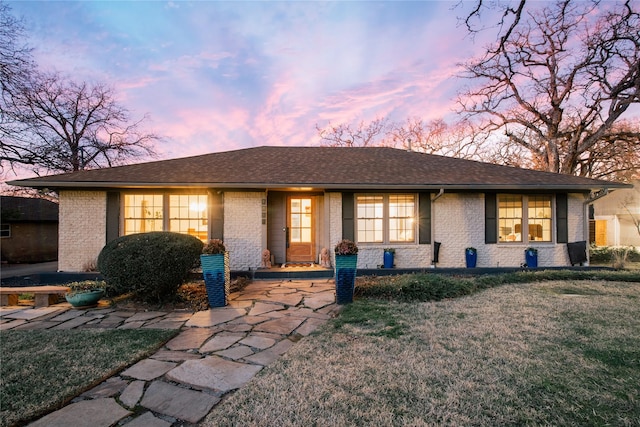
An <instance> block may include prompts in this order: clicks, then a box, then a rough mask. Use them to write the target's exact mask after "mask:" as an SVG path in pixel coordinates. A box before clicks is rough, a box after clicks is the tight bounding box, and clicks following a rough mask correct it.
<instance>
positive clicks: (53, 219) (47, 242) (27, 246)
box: [0, 196, 58, 263]
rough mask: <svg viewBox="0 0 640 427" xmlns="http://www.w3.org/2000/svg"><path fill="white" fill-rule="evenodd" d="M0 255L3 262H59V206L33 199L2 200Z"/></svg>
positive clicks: (0, 199)
mask: <svg viewBox="0 0 640 427" xmlns="http://www.w3.org/2000/svg"><path fill="white" fill-rule="evenodd" d="M0 253H1V257H2V261H3V262H8V263H33V262H45V261H55V260H56V259H58V204H57V203H54V202H52V201H49V200H45V199H38V198H29V197H13V196H1V197H0Z"/></svg>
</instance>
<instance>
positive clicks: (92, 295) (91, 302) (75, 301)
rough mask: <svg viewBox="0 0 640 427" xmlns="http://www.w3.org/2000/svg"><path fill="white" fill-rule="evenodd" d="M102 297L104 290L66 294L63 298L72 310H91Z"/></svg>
mask: <svg viewBox="0 0 640 427" xmlns="http://www.w3.org/2000/svg"><path fill="white" fill-rule="evenodd" d="M103 296H104V290H102V289H96V290H89V291H81V292H68V293H67V294H65V296H64V298H65V299H66V300H67V302H68V303H69V304H71V305H72V306H73V307H74V308H91V307H95V306H96V305H98V301H100V298H102V297H103Z"/></svg>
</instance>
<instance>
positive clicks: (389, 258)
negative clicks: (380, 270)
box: [384, 251, 395, 268]
mask: <svg viewBox="0 0 640 427" xmlns="http://www.w3.org/2000/svg"><path fill="white" fill-rule="evenodd" d="M394 255H395V254H394V253H393V252H387V251H385V252H384V268H393V258H394Z"/></svg>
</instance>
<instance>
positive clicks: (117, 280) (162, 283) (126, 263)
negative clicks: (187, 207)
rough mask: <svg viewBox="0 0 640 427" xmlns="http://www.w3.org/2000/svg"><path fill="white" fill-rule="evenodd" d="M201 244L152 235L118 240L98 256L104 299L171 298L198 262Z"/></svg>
mask: <svg viewBox="0 0 640 427" xmlns="http://www.w3.org/2000/svg"><path fill="white" fill-rule="evenodd" d="M202 246H203V243H202V242H201V241H200V240H199V239H198V238H196V237H193V236H189V235H187V234H179V233H171V232H166V231H154V232H151V233H140V234H132V235H129V236H122V237H119V238H117V239H115V240H113V241H111V242H109V243H108V244H107V245H106V246H105V247H104V248H102V251H100V255H99V256H98V270H99V271H100V272H101V273H102V275H103V276H104V278H105V280H106V282H107V288H106V292H107V295H121V294H125V293H130V292H132V293H134V294H135V295H136V296H137V297H139V298H141V299H143V300H145V301H159V302H161V301H166V300H168V299H170V298H172V297H174V296H175V295H176V293H177V291H178V288H179V287H180V285H181V284H182V283H184V281H185V279H186V278H187V275H188V274H189V271H190V270H191V268H193V266H194V265H195V264H196V262H197V261H198V259H199V256H200V253H201V252H202Z"/></svg>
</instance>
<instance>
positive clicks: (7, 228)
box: [0, 224, 11, 238]
mask: <svg viewBox="0 0 640 427" xmlns="http://www.w3.org/2000/svg"><path fill="white" fill-rule="evenodd" d="M0 237H2V238H8V237H11V224H2V225H0Z"/></svg>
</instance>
